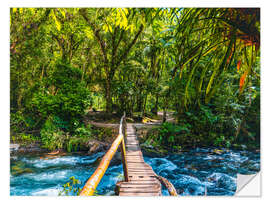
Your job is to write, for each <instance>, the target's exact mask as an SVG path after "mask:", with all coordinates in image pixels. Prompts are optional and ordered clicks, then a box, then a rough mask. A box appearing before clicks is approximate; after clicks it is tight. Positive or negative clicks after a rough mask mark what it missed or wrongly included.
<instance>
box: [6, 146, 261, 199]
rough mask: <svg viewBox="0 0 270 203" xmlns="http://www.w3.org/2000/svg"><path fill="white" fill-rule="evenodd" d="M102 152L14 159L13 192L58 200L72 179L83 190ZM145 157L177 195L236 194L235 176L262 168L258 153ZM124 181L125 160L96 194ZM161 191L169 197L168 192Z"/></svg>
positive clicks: (196, 152) (201, 151)
mask: <svg viewBox="0 0 270 203" xmlns="http://www.w3.org/2000/svg"><path fill="white" fill-rule="evenodd" d="M103 154H104V153H97V154H95V155H91V156H88V155H79V154H68V155H65V156H55V157H46V156H44V155H11V161H10V164H11V166H10V168H11V175H10V194H11V195H17V196H21V195H24V196H25V195H27V196H28V195H38V196H41V195H49V196H57V195H58V194H59V192H60V191H62V190H63V184H65V183H67V182H68V181H69V177H71V176H74V177H75V178H76V179H78V180H80V181H81V183H82V184H80V185H79V187H82V186H83V183H85V182H86V180H87V179H88V178H89V176H90V175H91V174H92V173H93V172H94V170H95V168H96V167H97V163H98V161H97V160H99V159H100V157H102V156H103ZM144 159H145V161H146V162H147V163H148V164H150V165H151V166H152V167H153V169H154V171H155V172H156V173H157V174H158V175H161V176H163V177H165V178H167V179H168V180H169V181H171V183H173V185H174V186H175V188H176V190H177V192H178V194H179V195H205V194H206V195H233V194H234V193H235V190H236V174H237V173H241V174H254V173H256V172H258V171H259V170H260V154H259V153H254V152H249V151H236V150H225V149H222V150H220V151H215V150H213V149H202V148H197V149H194V150H191V151H189V152H183V153H181V154H171V155H168V156H166V157H163V158H154V157H147V156H144ZM122 178H123V174H122V166H121V162H120V161H119V160H114V161H113V162H112V163H111V165H110V166H109V168H108V170H107V172H106V173H105V175H104V177H103V178H102V180H101V182H100V184H99V186H98V188H97V191H98V194H100V195H114V187H115V184H116V182H117V181H119V180H121V179H122ZM162 193H163V195H168V192H167V191H166V190H165V189H163V191H162Z"/></svg>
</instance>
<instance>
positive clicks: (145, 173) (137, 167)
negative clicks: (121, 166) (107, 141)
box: [119, 124, 161, 196]
mask: <svg viewBox="0 0 270 203" xmlns="http://www.w3.org/2000/svg"><path fill="white" fill-rule="evenodd" d="M126 133H127V137H126V160H127V168H128V176H129V182H122V183H121V184H120V189H119V195H120V196H161V184H160V182H159V181H158V179H157V178H155V173H154V171H153V169H152V168H151V166H149V165H148V164H146V163H145V162H144V159H143V155H142V152H141V149H140V146H139V141H138V139H137V135H136V134H135V129H134V127H133V126H132V124H127V132H126Z"/></svg>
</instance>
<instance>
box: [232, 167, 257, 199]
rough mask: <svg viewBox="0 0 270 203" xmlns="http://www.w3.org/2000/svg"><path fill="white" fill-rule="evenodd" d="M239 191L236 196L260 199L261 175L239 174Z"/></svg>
mask: <svg viewBox="0 0 270 203" xmlns="http://www.w3.org/2000/svg"><path fill="white" fill-rule="evenodd" d="M236 181H237V189H236V192H235V196H239V197H251V196H253V197H259V196H261V173H260V172H258V173H256V174H251V175H242V174H237V180H236Z"/></svg>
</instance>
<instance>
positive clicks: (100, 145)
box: [87, 140, 109, 154]
mask: <svg viewBox="0 0 270 203" xmlns="http://www.w3.org/2000/svg"><path fill="white" fill-rule="evenodd" d="M87 146H88V147H89V150H88V154H94V153H96V152H101V151H106V150H107V149H108V147H109V145H108V144H107V143H104V142H100V141H97V140H91V141H89V142H88V143H87Z"/></svg>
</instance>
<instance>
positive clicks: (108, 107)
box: [105, 80, 112, 113]
mask: <svg viewBox="0 0 270 203" xmlns="http://www.w3.org/2000/svg"><path fill="white" fill-rule="evenodd" d="M105 93H106V95H105V99H106V113H112V95H111V81H110V80H106V87H105Z"/></svg>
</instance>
